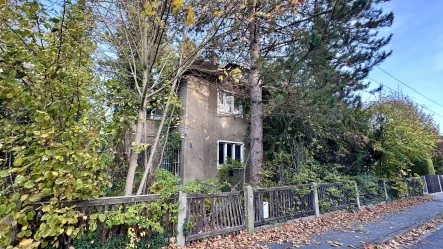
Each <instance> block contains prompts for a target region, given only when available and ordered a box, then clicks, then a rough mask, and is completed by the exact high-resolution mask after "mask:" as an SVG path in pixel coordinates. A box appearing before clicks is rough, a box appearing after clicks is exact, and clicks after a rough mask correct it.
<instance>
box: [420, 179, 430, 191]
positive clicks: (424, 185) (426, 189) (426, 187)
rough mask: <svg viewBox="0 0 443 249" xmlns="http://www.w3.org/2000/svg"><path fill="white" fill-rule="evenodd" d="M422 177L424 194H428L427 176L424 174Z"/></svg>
mask: <svg viewBox="0 0 443 249" xmlns="http://www.w3.org/2000/svg"><path fill="white" fill-rule="evenodd" d="M421 179H422V180H423V195H428V194H429V190H428V183H427V182H426V176H422V177H421Z"/></svg>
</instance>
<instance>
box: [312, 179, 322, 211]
mask: <svg viewBox="0 0 443 249" xmlns="http://www.w3.org/2000/svg"><path fill="white" fill-rule="evenodd" d="M311 184H312V191H314V198H312V205H313V206H314V210H315V217H320V206H319V205H318V189H317V183H315V182H312V183H311Z"/></svg>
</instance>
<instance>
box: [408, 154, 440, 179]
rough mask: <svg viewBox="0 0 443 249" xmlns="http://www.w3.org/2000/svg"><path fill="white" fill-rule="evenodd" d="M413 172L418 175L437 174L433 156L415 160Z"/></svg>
mask: <svg viewBox="0 0 443 249" xmlns="http://www.w3.org/2000/svg"><path fill="white" fill-rule="evenodd" d="M412 172H413V173H415V174H418V175H435V169H434V163H433V162H432V158H431V157H426V159H422V160H419V161H415V162H414V165H413V166H412Z"/></svg>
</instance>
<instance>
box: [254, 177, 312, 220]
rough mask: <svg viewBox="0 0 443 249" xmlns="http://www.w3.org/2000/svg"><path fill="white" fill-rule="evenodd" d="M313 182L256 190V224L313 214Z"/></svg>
mask: <svg viewBox="0 0 443 249" xmlns="http://www.w3.org/2000/svg"><path fill="white" fill-rule="evenodd" d="M313 200H314V189H313V185H312V184H306V185H297V186H284V187H274V188H260V189H256V190H254V209H255V212H254V213H255V217H254V223H255V225H256V226H261V225H264V224H269V223H272V222H279V221H280V222H281V221H285V220H289V219H295V218H300V217H304V216H309V215H313V214H314V212H315V210H314V203H313Z"/></svg>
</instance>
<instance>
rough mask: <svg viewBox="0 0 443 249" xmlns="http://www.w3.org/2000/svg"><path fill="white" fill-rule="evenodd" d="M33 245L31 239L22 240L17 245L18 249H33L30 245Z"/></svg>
mask: <svg viewBox="0 0 443 249" xmlns="http://www.w3.org/2000/svg"><path fill="white" fill-rule="evenodd" d="M33 243H34V240H33V239H22V240H21V241H20V243H19V244H18V247H19V248H34V246H32V244H33Z"/></svg>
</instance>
